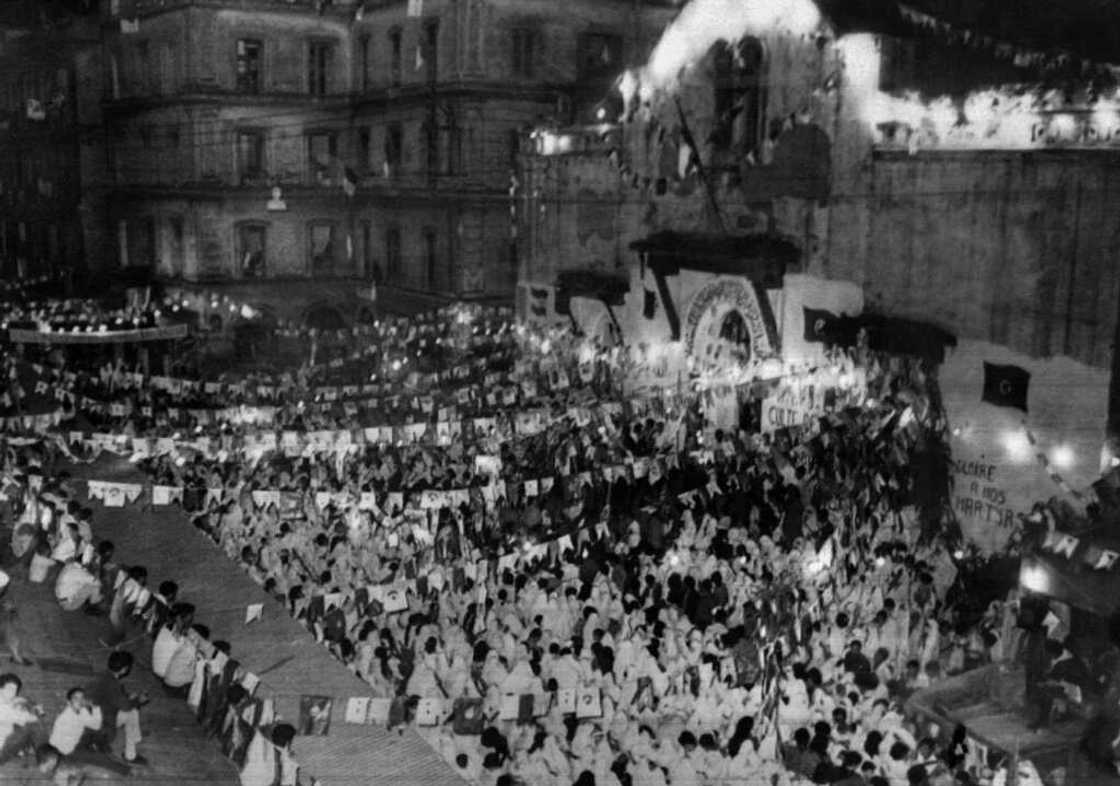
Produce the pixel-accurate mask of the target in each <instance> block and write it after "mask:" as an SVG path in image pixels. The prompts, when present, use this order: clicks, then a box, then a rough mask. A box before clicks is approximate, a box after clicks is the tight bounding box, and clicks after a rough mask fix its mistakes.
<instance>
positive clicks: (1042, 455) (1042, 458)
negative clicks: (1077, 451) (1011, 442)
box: [1023, 423, 1085, 502]
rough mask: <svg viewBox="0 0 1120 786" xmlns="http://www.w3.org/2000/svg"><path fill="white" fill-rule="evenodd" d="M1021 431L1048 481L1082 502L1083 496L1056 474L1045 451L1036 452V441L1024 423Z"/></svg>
mask: <svg viewBox="0 0 1120 786" xmlns="http://www.w3.org/2000/svg"><path fill="white" fill-rule="evenodd" d="M1023 430H1024V431H1025V432H1026V435H1027V441H1028V442H1030V444H1031V447H1032V448H1035V454H1034V455H1035V458H1037V459H1038V463H1039V464H1041V465H1042V468H1043V469H1044V470H1046V474H1047V475H1049V477H1050V480H1052V481H1054V483H1055V484H1056V485H1057V486H1058V488H1060V489H1061V490H1062V491H1063V492H1065V493H1066V494H1069V495H1070V496H1071V497H1073V498H1074V499H1076V500H1077V501H1078V502H1084V501H1085V495H1084V494H1082V493H1081V492H1080V491H1078V490H1077V489H1075V488H1073V486H1071V485H1069V483H1067V482H1066V479H1065V478H1063V477H1062V474H1061V473H1060V472H1058V470H1057V469H1056V468H1055V467H1054V465H1053V464H1052V463H1050V458H1049V457H1048V456H1047V455H1046V452H1045V451H1043V450H1038V439H1037V438H1036V437H1035V435H1034V432H1033V431H1031V430H1030V428H1028V427H1027V425H1026V424H1025V423H1024V424H1023Z"/></svg>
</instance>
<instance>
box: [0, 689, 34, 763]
mask: <svg viewBox="0 0 1120 786" xmlns="http://www.w3.org/2000/svg"><path fill="white" fill-rule="evenodd" d="M22 689H23V682H22V681H21V680H20V678H19V677H17V676H16V675H15V674H0V764H3V763H4V762H6V761H8V760H9V759H11V758H13V757H14V756H16V755H17V754H18V753H19V752H20V751H22V750H24V749H25V748H28V747H31V748H34V744H35V731H36V724H37V723H38V721H39V718H40V716H41V715H42V710H41V709H40V708H39V707H37V706H35V705H33V704H31V702H29V701H28V700H27V699H25V698H24V697H22V696H20V695H19V693H20V690H22Z"/></svg>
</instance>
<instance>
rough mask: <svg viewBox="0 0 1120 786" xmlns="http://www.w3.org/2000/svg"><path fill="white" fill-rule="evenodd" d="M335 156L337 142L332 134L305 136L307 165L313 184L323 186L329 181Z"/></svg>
mask: <svg viewBox="0 0 1120 786" xmlns="http://www.w3.org/2000/svg"><path fill="white" fill-rule="evenodd" d="M337 155H338V147H337V140H336V138H335V135H334V134H333V133H330V132H328V131H320V132H317V133H313V134H308V135H307V163H308V167H309V173H310V175H311V177H312V179H313V180H314V181H315V182H317V183H321V184H324V185H325V184H328V183H329V182H330V181H331V178H332V173H333V172H332V168H333V166H334V161H335V158H336V157H337Z"/></svg>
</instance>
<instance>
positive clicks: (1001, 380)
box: [980, 362, 1031, 412]
mask: <svg viewBox="0 0 1120 786" xmlns="http://www.w3.org/2000/svg"><path fill="white" fill-rule="evenodd" d="M1030 382H1031V373H1030V372H1029V371H1027V370H1026V369H1024V368H1020V367H1019V366H1010V365H1006V366H1005V365H1000V364H997V363H987V362H985V363H984V393H983V394H982V395H981V396H980V400H981V401H986V402H988V403H989V404H994V405H995V406H997V407H1014V408H1015V409H1021V410H1023V412H1026V411H1027V390H1028V388H1029V387H1030Z"/></svg>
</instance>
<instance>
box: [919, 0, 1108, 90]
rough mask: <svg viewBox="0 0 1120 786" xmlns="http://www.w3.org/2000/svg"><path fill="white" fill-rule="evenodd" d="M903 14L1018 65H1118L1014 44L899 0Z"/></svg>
mask: <svg viewBox="0 0 1120 786" xmlns="http://www.w3.org/2000/svg"><path fill="white" fill-rule="evenodd" d="M898 10H899V13H900V14H901V16H902V18H903V19H904V20H905V21H907V22H909V23H910V24H913V25H915V26H917V27H920V28H922V29H923V30H925V31H932V32H935V33H937V34H938V35H939V36H941V37H942V39H943V40H946V41H948V42H949V43H952V44H963V45H966V46H970V47H973V48H983V49H985V50H987V51H990V52H991V53H992V54H994V55H995V56H996V57H998V58H1000V59H1001V60H1009V61H1011V62H1012V64H1013V65H1015V67H1017V68H1038V69H1041V70H1043V71H1057V70H1063V69H1065V68H1068V67H1069V66H1070V65H1071V64H1077V65H1079V66H1080V68H1081V70H1082V72H1084V71H1087V70H1089V69H1091V68H1102V69H1105V70H1107V71H1109V72H1110V73H1112V74H1113V75H1114V76H1115V75H1116V74H1117V66H1116V65H1114V64H1111V63H1093V62H1091V61H1089V60H1086V59H1084V58H1077V57H1075V56H1074V55H1073V54H1071V53H1070V52H1066V51H1058V50H1052V51H1049V52H1044V51H1041V50H1037V49H1031V48H1029V47H1024V46H1021V45H1019V44H1013V43H1010V42H1008V41H1005V40H1001V39H998V38H995V37H993V36H989V35H983V34H981V33H977V32H975V31H973V30H969V29H967V28H962V27H958V26H954V25H952V24H950V23H948V22H945V21H943V20H941V19H938V18H937V17H934V16H931V15H930V14H927V13H925V12H923V11H919V10H918V9H916V8H914V7H912V6H909V5H906V4H905V3H899V4H898Z"/></svg>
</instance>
